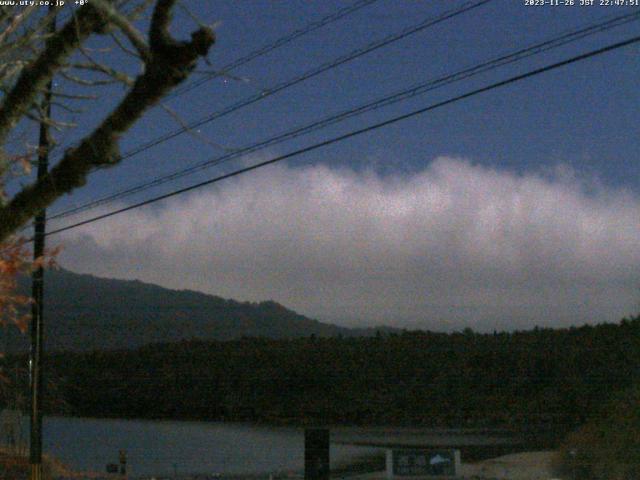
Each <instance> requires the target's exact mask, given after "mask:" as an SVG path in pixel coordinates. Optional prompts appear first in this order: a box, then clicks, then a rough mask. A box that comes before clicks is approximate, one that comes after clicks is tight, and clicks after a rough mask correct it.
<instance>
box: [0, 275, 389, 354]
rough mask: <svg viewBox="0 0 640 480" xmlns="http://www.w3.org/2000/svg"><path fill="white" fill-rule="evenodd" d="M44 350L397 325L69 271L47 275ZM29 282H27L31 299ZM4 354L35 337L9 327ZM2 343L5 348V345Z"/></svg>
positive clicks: (365, 331)
mask: <svg viewBox="0 0 640 480" xmlns="http://www.w3.org/2000/svg"><path fill="white" fill-rule="evenodd" d="M45 282H46V283H45V348H46V349H47V350H54V351H63V350H70V351H88V350H116V349H132V348H138V347H140V346H143V345H147V344H150V343H166V342H176V341H183V340H234V339H238V338H242V337H264V338H272V339H286V338H300V337H307V336H311V335H315V336H319V337H328V336H340V335H343V336H368V335H373V334H375V332H376V331H378V330H383V331H389V329H390V327H380V328H379V329H378V328H348V327H341V326H338V325H333V324H329V323H324V322H320V321H318V320H315V319H312V318H309V317H306V316H304V315H301V314H299V313H297V312H295V311H293V310H291V309H288V308H287V307H285V306H284V305H282V304H280V303H278V302H276V301H274V300H266V301H262V302H240V301H237V300H233V299H225V298H222V297H219V296H216V295H211V294H206V293H203V292H198V291H194V290H186V289H181V290H173V289H168V288H164V287H161V286H159V285H155V284H152V283H146V282H142V281H140V280H120V279H115V278H102V277H97V276H94V275H90V274H79V273H74V272H71V271H69V270H65V269H62V268H60V269H55V270H49V271H47V272H46V280H45ZM29 287H30V279H29V278H27V277H23V278H21V279H20V282H19V288H20V290H21V292H22V293H25V294H28V292H29ZM3 336H4V346H5V351H6V352H9V353H16V352H23V351H26V350H27V349H28V336H27V335H21V334H20V333H19V332H18V331H17V329H14V328H12V329H5V332H4V335H3ZM1 344H2V343H0V345H1Z"/></svg>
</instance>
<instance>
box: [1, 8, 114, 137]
mask: <svg viewBox="0 0 640 480" xmlns="http://www.w3.org/2000/svg"><path fill="white" fill-rule="evenodd" d="M104 28H105V22H104V20H103V18H102V17H101V15H100V14H99V12H98V11H97V10H96V9H95V8H94V7H92V6H91V5H85V6H83V7H81V8H80V9H79V10H78V13H77V15H76V18H75V20H74V19H72V20H70V21H69V22H68V23H67V24H66V25H65V26H64V27H63V28H62V29H61V30H59V31H58V32H56V34H55V35H53V36H52V37H51V38H49V41H48V42H47V46H46V47H45V49H44V50H43V52H42V53H41V55H40V56H39V57H38V58H36V60H35V61H34V62H33V63H32V64H30V65H29V66H27V67H25V68H24V69H23V70H22V72H21V74H20V77H19V78H18V80H17V82H16V84H15V85H14V86H13V88H12V89H11V91H10V92H9V93H8V95H7V96H6V97H5V98H4V101H3V103H2V106H0V144H4V142H5V140H6V138H7V135H8V134H9V132H10V131H11V129H12V128H13V127H14V126H15V125H16V123H18V121H19V120H20V118H21V117H22V115H23V114H24V112H25V111H26V110H28V109H29V107H31V105H33V104H34V103H35V101H36V99H37V98H38V95H39V92H40V91H41V90H42V89H43V88H45V86H46V84H47V82H48V81H49V80H50V79H51V77H52V76H53V74H54V72H55V71H56V70H58V69H59V68H60V64H61V62H62V61H63V60H64V59H65V58H66V57H67V56H69V55H70V54H71V52H73V51H74V50H75V49H76V48H77V47H78V45H79V44H80V43H81V42H82V41H83V40H84V39H86V38H87V37H88V36H89V35H90V34H91V33H93V32H99V31H102V30H104Z"/></svg>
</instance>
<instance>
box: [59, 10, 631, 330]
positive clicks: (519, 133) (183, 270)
mask: <svg viewBox="0 0 640 480" xmlns="http://www.w3.org/2000/svg"><path fill="white" fill-rule="evenodd" d="M575 3H576V5H575V6H573V7H569V6H550V5H546V6H544V7H532V6H526V5H525V0H518V1H516V0H493V1H491V2H489V3H488V4H486V5H484V6H481V7H478V8H476V9H473V10H471V11H468V12H466V13H463V14H461V15H459V16H457V17H455V18H452V19H450V20H447V21H444V22H442V23H439V24H438V25H435V26H433V27H432V28H428V29H426V30H424V31H421V32H419V33H416V34H414V35H410V36H408V37H407V38H404V39H402V40H400V41H398V42H395V43H393V44H392V45H389V46H386V47H384V48H380V49H378V50H376V51H374V52H371V53H369V54H367V55H363V56H361V57H360V58H357V59H355V60H353V61H351V62H348V63H346V64H344V65H341V66H339V67H337V68H335V69H332V70H330V71H327V72H324V73H322V74H320V75H318V76H316V77H314V78H312V79H310V80H308V81H305V82H303V83H300V84H298V85H295V86H293V87H291V88H288V89H286V90H284V91H282V92H279V93H277V94H274V95H270V96H267V97H266V98H264V99H263V100H261V101H258V102H256V103H255V104H253V105H250V106H248V107H246V108H243V109H241V110H239V111H237V112H234V113H232V114H230V115H227V116H225V117H224V118H220V119H218V120H215V121H213V122H211V123H208V124H206V125H203V126H202V127H199V128H198V129H197V130H198V132H197V135H196V136H194V135H186V134H184V135H181V136H179V137H177V138H174V139H172V140H170V141H167V142H165V143H162V144H161V145H158V146H156V147H154V148H151V149H148V150H146V151H145V152H143V153H141V154H139V155H136V156H135V157H133V158H129V159H126V160H124V161H123V163H122V164H121V165H118V166H117V167H115V168H112V169H105V170H103V171H100V172H96V173H94V174H92V175H91V177H90V179H89V181H88V183H87V185H86V186H85V187H84V188H82V189H80V190H78V191H77V192H75V193H74V194H73V195H71V196H68V197H65V198H63V199H61V200H60V201H59V202H58V203H57V204H56V205H55V206H54V207H53V208H51V209H50V213H51V214H53V213H56V212H58V211H61V210H64V209H65V208H69V207H70V206H74V205H82V204H83V203H84V202H86V201H88V200H92V199H95V198H100V197H102V196H104V195H107V194H110V193H112V192H115V191H118V190H120V189H122V188H123V187H128V186H131V185H135V184H137V183H139V182H141V181H143V180H148V179H152V178H154V177H156V176H158V175H162V174H165V173H170V172H173V171H175V170H176V169H178V168H181V167H186V166H189V165H192V164H195V163H198V162H202V161H205V160H207V159H209V158H212V157H216V156H220V155H222V154H224V153H225V152H227V151H229V149H235V148H242V147H245V146H248V145H251V144H253V143H255V142H258V141H261V140H265V139H268V138H270V137H271V136H273V135H277V134H280V133H283V132H285V131H287V130H289V129H292V128H294V127H297V126H301V125H305V124H307V123H309V122H312V121H315V120H318V119H321V118H323V117H326V116H328V115H331V114H334V113H338V112H342V111H344V110H346V109H349V108H354V107H357V106H360V105H362V104H364V103H366V102H369V101H372V100H375V99H378V98H381V97H383V96H385V95H388V94H391V93H394V92H397V91H399V90H402V89H404V88H407V87H409V86H411V85H414V84H416V83H419V82H424V81H426V80H429V79H435V78H438V77H441V76H443V75H447V74H451V73H454V72H457V71H460V70H462V69H464V68H468V67H472V66H474V65H476V64H480V63H483V62H485V61H487V60H489V59H492V58H495V57H497V56H499V55H502V54H506V53H510V52H513V51H515V50H517V49H520V48H524V47H528V46H531V45H532V44H535V43H538V42H542V41H544V40H548V39H551V38H553V37H556V36H558V35H561V34H563V33H567V32H570V31H573V30H576V29H578V28H580V27H584V26H587V25H591V24H595V23H597V22H599V21H603V20H604V19H607V18H611V17H612V16H615V15H621V14H623V13H633V12H638V11H640V7H617V6H615V7H613V6H611V7H605V6H600V5H598V4H596V5H594V6H590V7H587V6H580V5H579V3H580V0H576V2H575ZM596 3H599V2H596ZM184 4H185V5H188V8H189V10H190V11H191V12H192V14H193V15H194V16H195V17H197V18H198V19H199V20H200V21H202V22H204V23H207V24H212V23H215V22H218V24H217V27H216V32H217V43H216V45H215V47H214V48H213V49H212V51H211V54H210V56H209V62H210V65H206V64H204V63H202V64H201V65H200V67H199V72H196V73H195V74H194V75H193V76H192V79H197V78H202V73H201V72H203V71H217V70H219V69H221V68H222V67H223V66H225V65H227V64H229V63H231V62H232V61H234V60H236V59H237V58H240V57H242V56H244V55H246V54H248V53H249V52H252V51H254V50H256V49H258V48H260V47H262V46H264V45H268V44H270V43H272V42H274V41H275V40H277V39H278V38H280V37H282V36H284V35H287V34H289V33H291V32H292V31H294V30H296V29H299V28H302V27H304V26H305V25H307V24H309V23H310V22H314V21H318V20H320V19H321V18H323V17H324V16H326V15H330V14H332V13H334V12H335V11H337V10H338V9H340V8H344V7H346V6H348V5H350V3H348V2H338V1H293V0H288V1H279V2H275V1H258V0H251V1H249V0H243V1H238V0H233V1H211V0H190V1H188V2H184ZM463 4H465V3H464V2H459V1H408V0H407V1H401V0H378V1H376V2H374V3H373V4H372V5H369V6H366V7H364V8H362V9H360V10H359V11H358V12H356V13H353V14H352V15H349V16H348V17H345V18H343V19H341V20H339V21H336V22H334V23H332V24H330V25H328V26H325V27H323V28H320V29H318V30H316V31H314V32H313V33H311V34H309V35H305V36H303V37H301V38H299V39H297V40H295V41H293V42H291V43H289V44H287V45H286V46H283V47H282V48H279V49H277V50H275V51H273V52H271V53H269V54H267V55H264V56H261V57H260V58H257V59H255V60H254V61H252V62H250V63H248V64H246V65H243V66H241V67H239V68H237V69H236V70H234V71H233V72H231V75H229V76H222V77H218V78H216V79H214V80H212V81H210V82H207V83H205V84H203V85H201V86H200V87H199V88H197V89H194V90H193V91H190V92H189V93H188V94H185V95H181V96H174V97H170V98H168V99H166V101H165V103H166V105H167V106H168V107H169V108H170V109H171V110H172V111H174V112H175V113H176V114H177V115H178V116H180V117H181V119H182V121H184V122H187V123H188V122H192V121H195V120H197V119H200V118H202V117H205V116H207V115H209V114H211V113H212V112H216V111H219V110H221V109H224V108H226V107H228V106H229V105H232V104H234V103H235V102H238V101H240V100H241V99H243V98H249V97H251V96H253V95H256V94H259V93H260V92H264V91H268V90H269V89H271V88H273V87H274V86H275V85H278V84H279V83H281V82H284V81H287V80H289V79H291V78H294V77H296V76H299V75H301V74H303V73H304V72H307V71H310V70H311V69H313V68H316V67H317V66H319V65H322V64H324V63H326V62H331V61H333V60H334V59H336V58H338V57H341V56H343V55H346V54H347V53H349V52H352V51H354V50H356V49H361V48H363V47H364V46H366V45H368V44H370V43H371V42H375V41H378V40H380V39H383V38H385V37H387V36H389V35H393V34H396V33H398V32H400V31H402V30H403V29H405V28H407V27H409V26H412V25H416V24H418V23H420V22H422V21H424V20H425V19H428V18H435V17H437V16H439V15H441V14H442V13H443V12H445V11H448V10H452V9H455V8H458V7H459V6H461V5H463ZM639 25H640V23H638V22H637V21H634V22H632V23H629V24H627V25H625V26H622V27H619V28H616V29H614V30H610V31H607V32H604V33H599V34H597V35H593V36H591V37H589V38H585V39H583V40H580V41H578V42H575V43H573V44H570V45H566V46H563V47H561V48H558V49H556V50H553V51H551V52H546V53H544V54H541V55H538V56H535V57H532V58H528V59H526V60H524V61H522V62H517V63H514V64H511V65H508V66H505V67H501V68H498V69H495V70H493V71H490V72H486V73H484V74H481V75H478V76H477V77H474V78H472V79H468V80H465V81H462V82H458V83H455V84H451V85H447V86H445V87H443V88H439V89H437V90H434V91H432V92H429V93H427V94H425V95H421V96H416V97H414V98H412V99H410V100H407V101H404V102H401V103H398V104H396V105H393V106H390V107H385V108H381V109H378V110H375V111H373V112H369V113H367V114H365V115H362V116H358V117H355V118H351V119H349V120H348V121H345V122H343V123H340V124H337V125H333V126H331V127H329V128H327V129H324V130H322V131H319V132H315V133H313V134H311V135H308V136H303V137H300V138H298V139H296V140H294V141H291V142H287V143H283V144H280V145H277V146H273V147H270V148H268V149H266V150H265V151H262V152H259V153H254V154H252V155H250V156H249V157H246V158H242V159H239V160H237V161H235V162H231V163H229V164H225V165H223V166H219V167H217V168H213V169H210V170H206V171H202V172H199V173H198V174H196V175H192V176H189V177H185V178H182V179H180V180H179V181H176V182H172V183H169V184H165V185H163V186H162V187H160V188H157V189H153V190H150V191H146V192H144V193H141V194H137V195H135V196H132V197H127V198H126V199H122V200H120V201H118V202H117V204H112V205H109V206H106V207H103V209H102V210H100V211H101V212H104V211H106V210H108V209H110V208H114V207H121V206H124V205H127V204H128V203H129V202H133V201H138V200H141V199H145V198H148V197H149V196H151V195H157V194H160V193H163V192H168V191H170V190H173V189H175V188H179V187H183V186H186V185H190V184H192V183H196V182H198V181H202V180H204V179H206V178H210V177H213V176H216V175H219V174H220V173H222V172H225V171H229V170H230V169H233V168H237V167H239V166H242V165H248V164H252V163H255V162H258V161H261V160H265V159H268V158H271V157H273V156H276V155H279V154H283V153H287V152H290V151H293V150H295V149H298V148H301V147H304V146H307V145H310V144H312V143H314V142H318V141H321V140H324V139H327V138H331V137H333V136H337V135H340V134H344V133H346V132H349V131H351V130H355V129H359V128H363V127H365V126H367V125H370V124H373V123H376V122H379V121H382V120H385V119H387V118H390V117H392V116H395V115H400V114H403V113H406V112H409V111H412V110H414V109H418V108H421V107H424V106H426V105H429V104H433V103H437V102H439V101H442V100H445V99H448V98H451V97H455V96H456V95H460V94H463V93H465V92H468V91H471V90H473V89H476V88H479V87H482V86H485V85H488V84H490V83H494V82H498V81H500V80H503V79H506V78H509V77H510V76H514V75H518V74H522V73H524V72H527V71H530V70H533V69H536V68H540V67H542V66H544V65H547V64H551V63H553V62H558V61H560V60H563V59H566V58H569V57H572V56H575V55H578V54H581V53H585V52H588V51H590V50H593V49H597V48H600V47H602V46H605V45H608V44H611V43H614V42H617V41H621V40H624V39H627V38H630V37H632V36H635V35H637V34H638V32H639V31H640V28H639ZM141 27H143V24H141ZM194 28H195V24H194V22H193V20H192V19H191V18H190V17H189V15H187V14H186V13H185V11H184V10H183V9H181V8H176V15H175V19H174V23H173V30H174V33H175V34H176V35H178V36H184V35H187V34H188V32H190V31H191V30H193V29H194ZM104 42H105V39H101V38H97V39H94V40H93V41H92V42H91V45H90V46H91V47H94V48H96V47H103V46H104V45H105V43H104ZM639 53H640V48H639V47H638V46H637V45H636V46H631V47H626V48H624V49H619V50H616V51H614V52H611V53H607V54H605V55H602V56H599V57H596V58H592V59H588V60H586V61H583V62H579V63H576V64H573V65H570V66H567V67H565V68H562V69H558V70H555V71H552V72H549V73H545V74H542V75H539V76H536V77H533V78H530V79H526V80H524V81H522V82H518V83H516V84H512V85H509V86H506V87H504V88H501V89H497V90H494V91H491V92H488V93H484V94H481V95H478V96H475V97H473V98H469V99H466V100H463V101H460V102H457V103H455V104H452V105H448V106H445V107H443V108H440V109H438V110H434V111H432V112H429V113H426V114H424V115H421V116H417V117H414V118H412V119H410V120H406V121H403V122H400V123H397V124H394V125H392V126H389V127H387V128H383V129H380V130H377V131H375V132H371V133H367V134H365V135H362V136H359V137H357V138H353V139H350V140H347V141H344V142H341V143H339V144H335V145H332V146H330V147H328V148H323V149H320V150H316V151H314V152H312V153H310V154H307V155H303V156H300V157H297V158H296V159H295V160H289V161H287V162H286V163H285V164H283V165H279V166H271V167H267V168H265V169H263V170H261V171H259V172H254V173H250V174H248V175H246V176H244V177H241V178H238V179H235V180H230V181H226V182H223V183H220V184H218V185H217V186H215V187H207V188H205V189H202V190H198V191H196V192H192V193H190V194H188V195H185V196H182V197H179V198H173V199H169V200H166V201H163V202H159V203H157V204H155V205H154V206H151V207H145V208H143V209H140V210H138V211H136V212H134V213H127V214H125V215H122V216H118V217H114V218H113V219H110V220H108V221H105V222H101V223H99V224H94V225H92V226H89V227H82V228H81V229H78V230H74V231H72V232H71V233H69V234H64V235H63V236H61V237H59V241H61V242H62V243H63V244H64V246H65V252H64V253H63V255H62V257H61V262H62V264H63V265H65V266H67V267H69V268H71V269H74V270H77V271H82V272H87V273H95V274H99V275H103V276H112V277H120V278H138V279H141V280H146V281H151V282H155V283H159V284H162V285H165V286H168V287H174V288H192V289H195V290H202V291H206V292H211V293H216V294H219V295H222V296H226V297H233V298H238V299H241V300H264V299H269V298H272V299H275V300H276V301H280V302H282V303H284V304H285V305H287V306H290V307H292V308H294V309H296V310H298V311H300V312H301V313H304V314H307V315H310V316H314V317H316V318H320V319H325V320H330V321H334V322H336V323H343V324H372V323H389V324H395V325H407V326H419V327H426V328H435V329H451V328H458V327H463V326H472V327H474V328H479V329H493V328H521V327H531V326H533V325H536V324H541V325H568V324H579V323H584V322H596V321H602V320H608V321H614V320H617V319H619V318H620V317H621V316H622V315H626V314H632V313H636V312H637V309H638V306H639V305H640V302H639V301H638V286H639V285H640V277H639V276H638V273H637V272H638V268H637V267H638V264H639V263H640V245H639V243H638V241H637V239H638V237H639V236H640V180H639V179H640V175H639V174H640V166H639V165H640V164H639V162H638V152H640V140H639V138H640V137H639V135H638V127H639V125H640V123H639V121H640V117H639V116H638V106H640V101H639V99H640V86H639V85H638V78H640V75H639V74H640V60H639V55H638V54H639ZM95 55H96V56H102V58H104V59H106V60H108V61H109V62H111V63H112V64H113V65H115V66H118V67H119V68H123V69H128V70H129V71H130V72H131V73H132V74H135V72H136V71H137V69H138V68H139V67H138V66H137V65H136V64H135V62H131V61H130V60H127V59H126V57H125V56H124V55H122V54H121V53H117V52H109V53H100V52H98V51H96V52H95ZM58 82H59V85H58V86H59V87H62V86H64V80H58ZM71 90H72V91H77V89H73V88H72V89H71ZM121 95H122V89H120V88H115V89H111V90H109V91H107V93H106V94H103V95H102V96H101V97H100V99H99V100H98V101H97V102H94V103H93V104H91V103H85V107H88V111H89V113H88V114H85V115H79V116H78V117H77V120H78V121H79V123H80V127H79V128H78V129H76V130H73V131H70V132H67V133H65V134H64V135H63V137H64V141H63V144H68V143H69V142H72V141H73V139H74V138H78V137H79V136H80V135H82V134H83V133H85V132H87V131H89V130H90V129H91V128H92V126H93V125H95V121H96V119H97V118H100V115H103V114H104V113H106V112H107V111H108V108H110V107H111V106H113V105H115V104H116V103H117V101H118V99H119V98H120V96H121ZM56 114H58V115H62V112H60V111H58V112H56ZM179 127H180V125H179V124H177V123H176V120H175V119H174V118H173V117H172V116H171V115H169V114H167V113H166V112H165V111H163V110H162V109H160V108H156V109H154V110H153V111H151V112H149V114H148V115H147V116H146V117H145V118H144V119H143V120H141V121H140V122H139V123H138V124H137V125H136V127H135V128H133V129H132V130H131V131H130V132H129V134H128V135H127V136H126V137H125V138H123V141H122V150H123V151H124V152H127V151H128V150H130V149H131V148H134V147H136V146H137V145H139V144H142V143H145V142H147V141H150V140H153V139H154V138H156V137H157V136H158V135H162V134H164V133H166V132H167V131H172V130H175V129H176V128H179ZM54 158H55V155H54ZM95 213H96V211H89V212H85V213H84V214H83V215H79V216H75V217H70V218H65V219H63V220H61V221H58V222H51V223H50V225H49V228H50V229H51V228H56V227H60V226H63V225H65V224H67V223H69V222H71V221H77V220H80V219H82V218H86V217H87V216H90V215H93V214H95Z"/></svg>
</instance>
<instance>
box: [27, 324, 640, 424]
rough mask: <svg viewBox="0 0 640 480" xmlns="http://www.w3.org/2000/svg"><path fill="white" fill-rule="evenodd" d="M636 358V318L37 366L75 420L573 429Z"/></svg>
mask: <svg viewBox="0 0 640 480" xmlns="http://www.w3.org/2000/svg"><path fill="white" fill-rule="evenodd" d="M23 360H24V359H23ZM639 366H640V317H638V318H634V319H630V320H623V321H622V322H621V323H619V324H603V325H598V326H583V327H580V328H571V329H561V330H551V329H535V330H532V331H527V332H515V333H495V334H476V333H473V332H471V331H465V332H461V333H454V334H443V333H429V332H418V331H416V332H405V333H403V334H379V335H378V336H375V337H360V338H348V337H337V338H319V337H314V336H312V337H308V338H305V339H293V340H270V339H259V338H248V339H242V340H234V341H229V342H193V341H192V342H180V343H173V344H159V345H152V346H146V347H143V348H140V349H137V350H134V351H121V352H93V353H82V354H79V353H65V354H57V355H54V356H51V357H49V360H48V365H47V372H48V374H49V375H50V377H51V378H55V379H56V380H55V384H56V388H55V390H56V391H57V392H58V394H57V395H58V397H59V398H58V400H64V402H65V403H66V407H65V408H66V411H67V412H68V413H73V414H76V415H85V416H115V417H144V418H181V419H211V420H214V419H215V420H218V419H233V420H252V421H267V422H296V423H302V422H322V423H341V424H344V423H347V424H396V425H400V424H404V425H442V426H456V427H459V426H487V427H488V426H515V427H518V428H520V427H522V426H525V427H528V428H529V427H530V428H538V427H544V426H550V427H553V428H554V429H558V428H563V429H566V430H570V429H573V428H574V427H575V426H576V425H579V424H581V423H583V422H584V421H586V420H587V419H589V418H590V417H591V416H592V415H595V414H597V412H600V410H599V407H600V406H601V405H602V403H603V402H604V401H606V400H607V399H608V398H609V397H610V396H611V395H612V394H613V393H614V392H615V391H618V390H621V389H623V388H625V387H627V386H629V385H631V384H634V383H638V382H639V381H640V370H639ZM56 405H57V406H56V407H55V410H57V411H60V409H61V407H60V405H61V404H60V403H59V402H58V403H57V404H56Z"/></svg>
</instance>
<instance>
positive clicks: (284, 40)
mask: <svg viewBox="0 0 640 480" xmlns="http://www.w3.org/2000/svg"><path fill="white" fill-rule="evenodd" d="M377 1H379V0H358V1H356V2H354V3H353V4H352V5H350V6H348V7H344V8H341V9H339V10H337V11H336V12H334V13H332V14H329V15H327V16H325V17H323V18H321V19H320V20H317V21H314V22H311V23H309V24H307V25H305V26H304V27H302V28H299V29H298V30H294V31H293V32H291V33H288V34H286V35H284V36H282V37H280V38H278V39H277V40H275V41H274V42H272V43H269V44H267V45H264V46H262V47H260V48H258V49H257V50H254V51H252V52H250V53H248V54H247V55H245V56H243V57H240V58H238V59H236V60H233V61H232V62H230V63H228V64H227V65H224V66H223V67H221V68H220V69H218V70H217V71H216V72H213V73H210V74H208V75H207V76H206V77H204V78H201V79H200V80H197V81H195V82H192V83H190V84H188V85H184V86H182V88H178V89H176V90H174V91H173V92H171V93H170V94H169V95H167V96H166V98H174V97H177V96H179V95H182V94H183V93H187V92H188V91H190V90H193V89H194V88H197V87H199V86H201V85H203V84H204V83H206V82H208V81H210V80H213V79H215V78H218V77H221V76H224V75H226V74H227V73H228V72H230V71H231V70H234V69H236V68H238V67H240V66H242V65H245V64H247V63H249V62H250V61H252V60H254V59H256V58H258V57H260V56H262V55H266V54H267V53H270V52H272V51H274V50H277V49H278V48H280V47H283V46H285V45H287V44H288V43H291V42H292V41H294V40H296V39H297V38H300V37H302V36H304V35H306V34H308V33H311V32H313V31H315V30H318V29H319V28H321V27H324V26H326V25H329V24H331V23H334V22H336V21H338V20H340V19H341V18H344V17H346V16H348V15H350V14H352V13H355V12H357V11H358V10H360V9H362V8H364V7H366V6H369V5H371V4H373V3H375V2H377ZM71 16H73V13H71V14H68V15H67V18H70V17H71ZM63 150H66V147H65V148H63Z"/></svg>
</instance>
